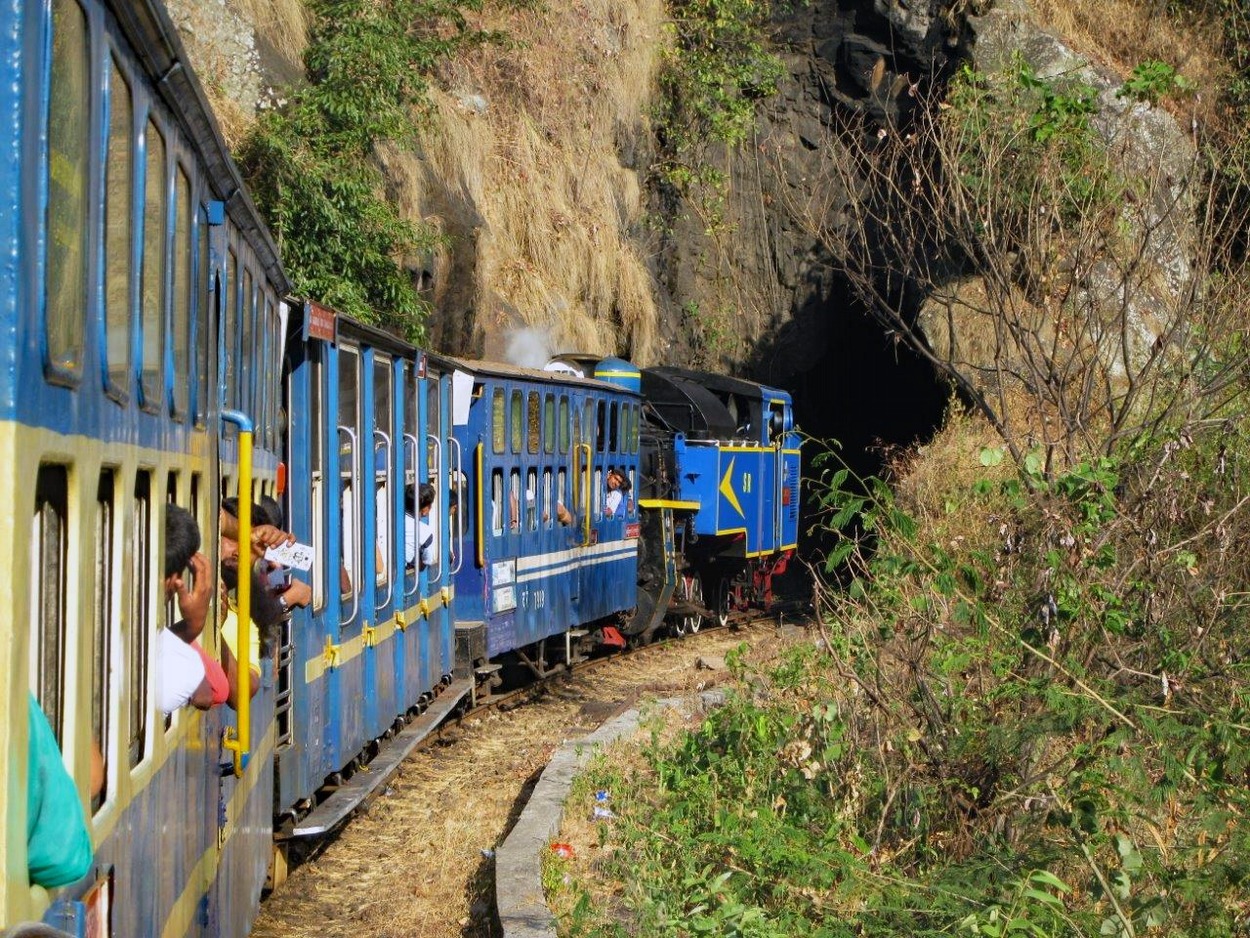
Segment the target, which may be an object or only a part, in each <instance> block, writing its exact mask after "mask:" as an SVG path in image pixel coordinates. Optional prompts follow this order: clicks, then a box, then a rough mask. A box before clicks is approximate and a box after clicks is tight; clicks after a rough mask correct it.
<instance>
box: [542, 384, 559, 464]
mask: <svg viewBox="0 0 1250 938" xmlns="http://www.w3.org/2000/svg"><path fill="white" fill-rule="evenodd" d="M555 448H556V399H555V397H554V396H553V395H551V394H548V395H547V396H546V398H544V399H543V452H544V453H547V454H550V453H553V452H555Z"/></svg>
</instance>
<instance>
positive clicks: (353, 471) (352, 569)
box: [336, 347, 362, 621]
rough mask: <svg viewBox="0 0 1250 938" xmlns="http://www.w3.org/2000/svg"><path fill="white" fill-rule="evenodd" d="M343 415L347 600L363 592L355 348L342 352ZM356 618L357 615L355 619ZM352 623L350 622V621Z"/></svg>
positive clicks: (341, 481) (341, 473) (342, 504)
mask: <svg viewBox="0 0 1250 938" xmlns="http://www.w3.org/2000/svg"><path fill="white" fill-rule="evenodd" d="M338 354H339V363H338V364H339V414H338V433H339V437H338V447H337V449H336V452H337V453H338V461H339V492H340V501H339V512H340V520H341V524H340V528H339V535H340V538H341V541H340V544H339V550H340V556H341V557H342V559H343V569H344V571H345V572H346V576H347V581H348V582H347V583H345V584H343V585H344V586H346V587H347V589H345V590H344V591H343V594H344V596H347V595H350V594H352V593H353V592H355V591H356V590H357V589H358V588H359V584H360V579H359V574H360V570H361V569H362V565H361V563H360V559H361V553H360V486H359V483H358V481H357V477H358V473H359V466H360V456H359V452H358V450H359V445H360V444H359V432H360V412H359V404H358V394H359V387H360V379H359V375H358V371H357V368H358V365H357V362H358V359H359V355H358V353H357V352H356V350H355V349H353V348H347V347H340V348H339V353H338ZM354 617H355V613H354V612H353V615H352V618H354ZM348 621H350V620H348Z"/></svg>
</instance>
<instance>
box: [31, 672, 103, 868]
mask: <svg viewBox="0 0 1250 938" xmlns="http://www.w3.org/2000/svg"><path fill="white" fill-rule="evenodd" d="M28 696H29V699H30V706H29V707H28V710H29V718H28V720H27V723H28V725H29V733H28V737H29V740H28V744H27V745H28V747H29V748H28V750H27V766H28V769H27V773H26V867H27V871H28V872H29V874H30V881H31V883H32V884H34V885H36V886H43V887H45V888H48V889H51V888H52V887H54V886H65V885H67V884H68V883H72V882H75V881H76V880H79V879H82V877H84V876H86V875H87V871H88V870H90V869H91V835H90V834H89V833H88V832H87V820H86V818H85V817H84V815H83V811H82V802H81V801H79V800H78V788H77V786H75V785H74V780H73V779H72V778H71V777H70V774H69V773H68V772H67V771H65V763H64V762H63V761H61V747H60V746H59V745H57V741H56V735H55V734H54V733H53V732H52V727H51V726H49V725H48V718H47V717H45V716H44V715H43V710H41V709H40V707H39V701H37V700H36V699H35V695H34V694H29V695H28Z"/></svg>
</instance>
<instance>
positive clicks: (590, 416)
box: [581, 401, 603, 449]
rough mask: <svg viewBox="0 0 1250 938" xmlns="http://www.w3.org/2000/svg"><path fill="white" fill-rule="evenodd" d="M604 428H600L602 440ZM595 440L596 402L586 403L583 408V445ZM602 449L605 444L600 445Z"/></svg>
mask: <svg viewBox="0 0 1250 938" xmlns="http://www.w3.org/2000/svg"><path fill="white" fill-rule="evenodd" d="M602 433H603V430H602V427H600V439H602ZM594 439H595V402H594V401H586V402H585V404H584V405H583V407H582V439H581V442H582V443H590V442H591V441H592V440H594ZM599 448H600V449H603V444H602V443H600V445H599Z"/></svg>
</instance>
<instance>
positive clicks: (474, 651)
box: [451, 359, 641, 677]
mask: <svg viewBox="0 0 1250 938" xmlns="http://www.w3.org/2000/svg"><path fill="white" fill-rule="evenodd" d="M451 364H452V365H453V366H454V369H455V371H454V373H453V383H454V384H455V385H456V387H457V391H456V395H457V396H456V402H455V403H456V406H455V408H454V414H453V422H454V432H455V437H456V439H457V441H458V445H459V449H460V451H461V452H463V454H464V459H465V463H466V474H465V478H464V485H465V497H464V498H463V499H462V501H461V504H462V505H464V506H465V507H466V508H467V509H468V512H466V514H467V515H468V517H467V518H466V521H467V522H468V523H467V524H466V525H465V528H464V540H463V544H462V546H461V548H460V549H461V556H460V557H458V558H457V573H456V581H455V587H456V618H457V642H458V643H459V645H460V647H461V649H462V654H463V657H464V658H465V659H467V661H468V662H469V663H470V664H471V665H474V666H476V667H477V668H478V669H479V670H478V675H479V677H480V675H481V668H482V667H485V668H486V669H492V668H496V667H497V666H498V664H499V662H494V663H488V662H490V661H491V659H497V658H501V657H504V656H506V657H505V660H508V661H513V662H516V663H517V664H519V665H520V666H521V667H523V668H526V669H529V670H532V671H534V672H535V673H537V674H539V675H543V674H547V673H550V672H551V671H552V670H553V669H555V668H558V667H561V666H563V665H564V664H565V663H567V662H570V661H572V660H575V659H576V658H577V657H578V656H579V655H580V654H582V653H584V651H586V650H587V649H588V648H590V647H593V646H594V645H597V644H604V643H606V644H609V645H616V646H620V645H623V644H624V639H623V637H622V636H621V634H620V628H621V625H622V623H623V622H624V621H625V620H626V619H627V617H628V616H629V615H630V614H631V613H632V610H633V607H634V605H635V602H636V599H635V583H636V571H637V552H638V538H639V531H640V526H639V515H638V505H637V500H636V498H635V497H634V492H633V491H630V492H628V493H627V494H626V495H625V497H623V498H622V499H621V500H620V507H619V509H618V510H617V511H615V512H613V513H609V511H608V506H609V503H610V499H609V494H608V492H609V490H608V482H607V478H608V474H609V472H611V471H613V470H616V471H619V472H620V473H622V474H623V476H624V477H625V478H626V479H628V480H629V481H630V483H631V487H632V488H633V489H635V490H636V485H637V477H638V453H639V428H640V425H641V400H640V399H639V395H638V390H637V386H638V369H637V368H636V367H635V366H633V365H631V364H629V363H627V362H624V361H621V360H619V359H610V360H606V361H604V362H601V363H600V367H599V368H598V369H597V370H596V372H594V376H592V377H589V378H587V377H581V376H580V374H579V373H573V371H572V369H566V370H565V371H564V372H563V373H557V372H552V371H539V370H533V369H527V368H519V367H513V366H510V365H502V364H493V363H486V362H469V361H454V362H452V363H451Z"/></svg>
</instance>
